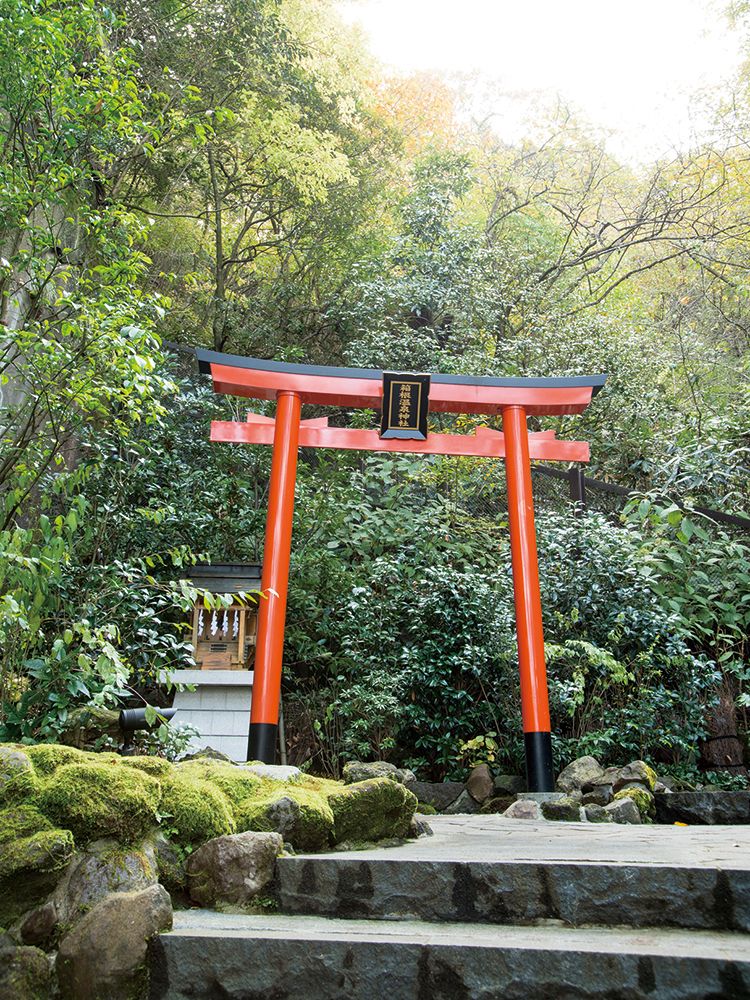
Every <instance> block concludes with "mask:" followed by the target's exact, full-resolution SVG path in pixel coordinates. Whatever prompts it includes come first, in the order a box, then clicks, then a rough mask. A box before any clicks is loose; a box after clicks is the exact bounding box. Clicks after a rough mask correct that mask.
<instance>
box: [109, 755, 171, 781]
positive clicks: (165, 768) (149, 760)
mask: <svg viewBox="0 0 750 1000" xmlns="http://www.w3.org/2000/svg"><path fill="white" fill-rule="evenodd" d="M120 762H121V763H122V764H123V765H124V766H125V767H134V768H135V769H136V770H137V771H143V772H144V773H145V774H150V775H151V776H152V777H153V778H163V777H165V776H166V775H168V774H172V773H173V772H174V764H170V762H169V761H168V760H164V758H163V757H122V758H121V761H120Z"/></svg>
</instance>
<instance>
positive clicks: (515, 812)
mask: <svg viewBox="0 0 750 1000" xmlns="http://www.w3.org/2000/svg"><path fill="white" fill-rule="evenodd" d="M503 816H508V817H509V818H510V819H535V820H541V819H542V818H543V817H542V808H541V806H540V805H539V803H538V802H534V800H533V799H518V801H516V802H514V803H513V804H512V805H510V806H508V808H507V809H506V810H505V812H504V813H503Z"/></svg>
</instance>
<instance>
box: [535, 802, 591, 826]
mask: <svg viewBox="0 0 750 1000" xmlns="http://www.w3.org/2000/svg"><path fill="white" fill-rule="evenodd" d="M539 805H540V807H541V810H542V816H544V818H545V819H549V820H553V821H558V822H559V821H561V820H562V821H563V822H573V823H575V822H576V821H578V820H579V819H580V818H581V803H580V802H579V801H578V799H575V798H573V797H572V796H571V795H563V797H562V798H560V799H551V800H550V801H549V802H540V803H539Z"/></svg>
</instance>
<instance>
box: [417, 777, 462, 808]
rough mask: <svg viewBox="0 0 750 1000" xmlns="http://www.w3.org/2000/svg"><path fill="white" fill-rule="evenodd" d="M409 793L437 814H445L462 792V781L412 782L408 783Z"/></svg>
mask: <svg viewBox="0 0 750 1000" xmlns="http://www.w3.org/2000/svg"><path fill="white" fill-rule="evenodd" d="M408 787H409V791H410V792H413V793H414V795H416V797H417V798H418V799H419V801H420V802H424V803H425V804H426V805H428V806H432V808H433V809H436V810H437V812H445V810H446V809H447V808H448V806H449V805H450V804H451V803H452V802H455V801H456V799H457V798H458V796H459V795H460V794H461V792H463V791H464V787H465V786H464V783H463V782H462V781H414V782H410V783H409V786H408Z"/></svg>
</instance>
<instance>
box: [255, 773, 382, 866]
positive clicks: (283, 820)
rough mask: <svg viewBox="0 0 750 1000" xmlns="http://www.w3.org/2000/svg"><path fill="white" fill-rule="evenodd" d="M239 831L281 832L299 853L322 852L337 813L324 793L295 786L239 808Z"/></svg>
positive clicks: (331, 833)
mask: <svg viewBox="0 0 750 1000" xmlns="http://www.w3.org/2000/svg"><path fill="white" fill-rule="evenodd" d="M384 780H388V779H384ZM237 829H238V831H240V832H245V831H246V830H255V831H257V832H260V833H266V832H267V833H271V832H275V833H280V834H281V836H282V837H283V838H284V840H285V841H286V842H287V843H290V844H291V845H292V847H294V848H295V850H298V851H321V850H323V849H324V848H326V847H327V846H328V845H329V843H330V842H331V841H332V837H333V811H332V809H331V807H330V805H329V804H328V802H327V800H326V797H325V796H324V795H323V794H321V792H320V791H318V790H315V789H313V788H305V787H303V786H301V785H297V784H293V785H288V786H285V787H284V788H283V789H282V790H279V789H278V788H276V789H274V790H273V791H272V792H267V793H266V794H265V795H263V796H261V797H256V798H253V799H246V800H245V802H243V803H242V804H241V805H240V806H239V807H238V809H237Z"/></svg>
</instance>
